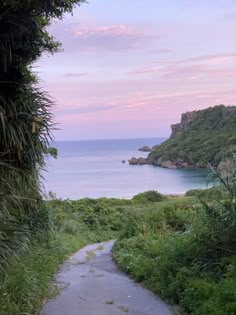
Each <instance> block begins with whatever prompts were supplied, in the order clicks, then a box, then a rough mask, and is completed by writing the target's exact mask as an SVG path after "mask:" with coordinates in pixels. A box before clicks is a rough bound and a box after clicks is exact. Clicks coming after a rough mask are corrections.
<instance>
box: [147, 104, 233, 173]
mask: <svg viewBox="0 0 236 315" xmlns="http://www.w3.org/2000/svg"><path fill="white" fill-rule="evenodd" d="M171 129H172V134H171V136H170V138H169V139H168V140H167V141H165V142H164V143H162V144H161V145H159V146H158V147H156V148H155V149H154V150H153V151H152V152H151V153H150V154H149V155H148V158H147V164H153V165H158V166H162V167H167V168H205V167H207V166H208V165H209V164H211V165H213V166H218V165H219V164H220V163H221V162H222V161H224V160H226V159H228V158H229V156H231V155H232V152H236V107H235V106H229V107H227V106H224V105H219V106H215V107H210V108H208V109H205V110H200V111H193V112H187V113H184V114H183V115H182V117H181V122H180V123H178V124H174V125H171ZM221 165H222V164H221Z"/></svg>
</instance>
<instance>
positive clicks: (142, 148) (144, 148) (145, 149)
mask: <svg viewBox="0 0 236 315" xmlns="http://www.w3.org/2000/svg"><path fill="white" fill-rule="evenodd" d="M138 150H139V151H141V152H151V151H152V149H151V148H150V147H149V146H148V145H145V146H143V147H141V148H139V149H138Z"/></svg>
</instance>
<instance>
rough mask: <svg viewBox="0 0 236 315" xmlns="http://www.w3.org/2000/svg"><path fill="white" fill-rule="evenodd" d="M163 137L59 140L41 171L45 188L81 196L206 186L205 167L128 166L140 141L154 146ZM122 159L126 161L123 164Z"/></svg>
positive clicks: (124, 195)
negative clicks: (42, 171)
mask: <svg viewBox="0 0 236 315" xmlns="http://www.w3.org/2000/svg"><path fill="white" fill-rule="evenodd" d="M164 140H165V139H163V138H150V139H121V140H90V141H61V142H56V143H54V144H53V146H55V147H57V149H58V158H57V159H56V160H55V159H53V158H51V157H50V158H48V160H47V171H46V172H44V174H43V177H44V179H45V181H44V185H45V191H46V193H48V192H49V191H50V192H53V193H55V194H56V196H57V197H59V198H62V199H67V198H70V199H80V198H84V197H89V198H99V197H114V198H131V197H132V196H134V195H135V194H137V193H140V192H144V191H147V190H157V191H159V192H161V193H163V194H182V193H184V192H186V191H187V190H190V189H195V188H205V187H206V178H207V171H206V170H187V169H186V170H182V169H178V170H171V169H164V168H160V167H156V166H152V165H142V166H131V165H129V163H128V159H130V158H131V157H132V156H134V157H139V156H143V157H146V156H147V153H144V152H139V151H138V149H139V148H140V147H142V146H144V145H148V146H154V145H156V144H160V143H161V142H162V141H164ZM122 160H125V161H126V163H125V164H123V163H122Z"/></svg>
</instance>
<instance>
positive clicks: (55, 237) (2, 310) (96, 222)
mask: <svg viewBox="0 0 236 315" xmlns="http://www.w3.org/2000/svg"><path fill="white" fill-rule="evenodd" d="M125 204H126V202H125V201H118V200H107V199H103V200H88V199H87V200H80V201H69V200H68V201H61V200H51V201H48V202H47V207H48V209H49V213H50V226H51V233H49V236H48V237H47V238H42V237H37V238H36V237H35V239H33V240H32V241H31V243H30V244H29V245H28V247H27V248H26V249H25V250H24V251H23V252H22V254H21V255H20V256H18V257H17V258H16V257H13V258H12V259H10V260H9V261H8V266H7V268H6V269H5V270H4V272H2V273H0V315H20V314H21V315H23V314H24V315H26V314H27V315H28V314H30V315H33V314H36V313H37V311H38V310H39V309H40V307H41V304H42V302H43V301H44V300H45V299H46V298H51V297H53V296H55V294H56V293H57V290H56V287H54V286H53V284H52V278H53V276H54V274H55V273H56V272H57V270H58V267H59V265H60V264H61V263H62V262H63V261H64V260H65V259H66V258H67V257H68V256H69V255H71V254H72V253H74V252H75V251H77V250H79V249H80V248H82V247H83V246H85V245H87V244H89V243H94V242H100V241H105V240H109V239H114V238H116V237H117V236H118V231H119V230H120V228H121V224H122V220H123V212H122V210H121V209H120V208H119V205H125ZM42 239H43V240H42Z"/></svg>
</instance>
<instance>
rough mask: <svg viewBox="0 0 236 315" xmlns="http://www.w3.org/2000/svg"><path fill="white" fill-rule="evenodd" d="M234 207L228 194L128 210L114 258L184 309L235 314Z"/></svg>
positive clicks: (209, 314)
mask: <svg viewBox="0 0 236 315" xmlns="http://www.w3.org/2000/svg"><path fill="white" fill-rule="evenodd" d="M197 193H198V195H199V193H200V192H197ZM209 193H210V194H212V191H209ZM190 195H195V194H190ZM206 195H207V196H206ZM203 197H207V198H206V199H207V200H209V199H210V198H211V196H209V195H208V194H207V192H204V194H203ZM221 197H222V196H221ZM226 197H227V196H226ZM235 209H236V207H235V201H233V200H231V201H230V200H229V199H227V198H226V199H225V200H222V199H221V200H220V202H216V201H211V202H209V201H207V202H205V201H202V202H199V201H197V199H195V198H194V197H183V198H178V199H172V200H166V201H162V202H160V203H153V204H152V205H148V206H145V207H140V208H139V210H138V211H130V212H129V216H128V221H127V223H126V225H125V227H124V229H123V231H122V233H121V235H120V238H119V240H118V242H117V243H116V244H115V247H114V249H113V255H114V258H115V260H116V261H117V263H118V264H119V265H120V267H121V268H122V269H123V270H125V271H126V272H128V273H129V274H130V275H131V277H133V278H134V279H135V280H136V281H139V282H142V283H143V284H144V285H145V286H147V287H148V288H150V289H151V290H152V291H153V292H154V293H157V294H159V295H160V296H162V297H163V298H164V299H166V300H167V301H170V302H171V303H172V304H177V305H181V307H182V309H183V312H184V313H187V314H192V315H215V314H217V315H233V314H236V241H235V236H236V228H235V219H236V215H235V213H236V212H235Z"/></svg>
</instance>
